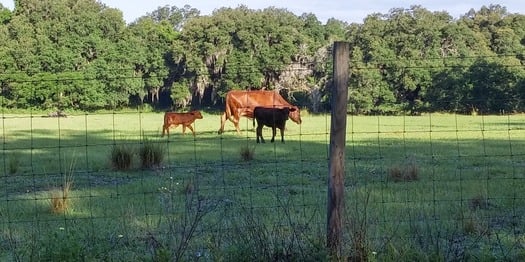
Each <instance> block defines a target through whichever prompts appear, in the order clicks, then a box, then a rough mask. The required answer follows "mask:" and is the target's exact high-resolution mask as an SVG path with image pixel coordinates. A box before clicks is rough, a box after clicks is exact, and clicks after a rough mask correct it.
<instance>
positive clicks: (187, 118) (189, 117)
mask: <svg viewBox="0 0 525 262" xmlns="http://www.w3.org/2000/svg"><path fill="white" fill-rule="evenodd" d="M195 119H202V114H201V112H200V111H191V112H187V113H176V112H166V113H165V114H164V125H163V126H162V136H164V134H165V133H168V136H169V135H170V127H171V126H174V127H177V126H178V125H182V134H185V133H186V127H187V128H189V129H190V130H191V132H192V133H193V136H195V131H193V128H192V127H191V124H193V122H194V121H195Z"/></svg>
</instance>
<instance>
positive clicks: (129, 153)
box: [110, 145, 133, 170]
mask: <svg viewBox="0 0 525 262" xmlns="http://www.w3.org/2000/svg"><path fill="white" fill-rule="evenodd" d="M110 157H111V164H112V166H113V168H115V169H116V170H128V169H130V168H131V165H132V162H133V150H132V148H131V147H130V146H128V145H114V146H113V148H112V150H111V156H110Z"/></svg>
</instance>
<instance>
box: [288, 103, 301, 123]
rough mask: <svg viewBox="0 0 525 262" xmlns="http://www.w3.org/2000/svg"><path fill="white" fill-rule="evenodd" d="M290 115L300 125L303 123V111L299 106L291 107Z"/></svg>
mask: <svg viewBox="0 0 525 262" xmlns="http://www.w3.org/2000/svg"><path fill="white" fill-rule="evenodd" d="M288 115H289V116H290V119H292V121H294V122H295V123H297V124H299V125H300V124H301V122H302V121H301V112H300V111H299V107H296V106H293V107H290V113H289V114H288Z"/></svg>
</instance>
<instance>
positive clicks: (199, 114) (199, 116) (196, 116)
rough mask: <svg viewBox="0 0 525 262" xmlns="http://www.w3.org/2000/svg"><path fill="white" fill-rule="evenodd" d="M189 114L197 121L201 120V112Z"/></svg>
mask: <svg viewBox="0 0 525 262" xmlns="http://www.w3.org/2000/svg"><path fill="white" fill-rule="evenodd" d="M191 114H192V115H193V116H194V117H195V118H197V119H202V114H201V111H191Z"/></svg>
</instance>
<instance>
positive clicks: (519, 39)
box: [0, 0, 525, 114]
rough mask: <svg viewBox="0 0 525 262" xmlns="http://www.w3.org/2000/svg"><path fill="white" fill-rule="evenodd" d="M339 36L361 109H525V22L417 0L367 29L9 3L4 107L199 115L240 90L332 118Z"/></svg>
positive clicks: (301, 20) (38, 0) (0, 43)
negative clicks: (132, 15)
mask: <svg viewBox="0 0 525 262" xmlns="http://www.w3.org/2000/svg"><path fill="white" fill-rule="evenodd" d="M334 41H347V42H349V43H350V50H351V53H350V56H351V57H350V68H351V71H350V72H351V76H350V82H349V87H350V92H349V97H348V104H349V110H350V111H351V112H352V113H355V114H399V113H404V112H409V113H420V112H425V111H439V112H462V113H468V112H471V111H479V112H483V113H499V112H523V111H525V104H524V102H523V101H524V98H525V78H524V77H525V70H524V66H523V65H524V63H525V49H524V48H525V16H524V15H521V14H514V13H510V12H508V11H507V9H506V8H505V7H503V6H500V5H490V6H481V7H480V9H479V10H475V9H471V10H466V13H465V14H464V15H463V16H461V17H459V18H457V19H454V18H453V17H451V16H450V15H449V14H448V13H447V12H444V11H442V12H431V11H429V10H427V9H425V8H424V7H422V6H418V5H415V6H412V7H411V8H410V9H402V8H394V9H391V10H390V11H389V13H387V14H381V13H374V14H369V15H368V16H367V17H366V18H365V19H364V21H363V23H361V24H358V23H352V24H348V23H346V22H343V21H339V20H336V19H329V20H328V21H326V23H322V22H321V21H319V20H318V19H317V17H316V16H315V15H314V14H312V13H304V14H301V15H296V14H293V13H291V12H289V11H288V10H286V9H280V8H275V7H268V8H265V9H258V10H253V9H249V8H248V7H247V6H243V5H241V6H239V7H237V8H220V9H217V10H215V11H214V12H213V13H212V14H211V15H207V16H203V15H200V11H199V10H197V9H195V8H192V7H191V6H189V5H186V6H183V7H176V6H164V7H159V8H158V9H156V10H152V11H151V12H149V13H146V14H145V15H144V16H142V17H140V18H138V19H137V20H136V21H134V22H132V23H130V24H126V23H125V22H124V20H123V18H122V12H121V11H120V10H117V9H113V8H109V7H107V6H105V5H104V4H102V3H99V2H97V1H95V0H17V1H15V8H14V10H13V11H10V10H9V9H7V8H5V7H3V6H1V5H0V85H1V87H2V93H1V99H2V100H1V101H2V104H1V106H2V107H4V108H7V109H19V108H35V109H53V108H54V109H75V110H98V109H119V108H127V107H135V106H141V105H144V104H147V105H151V106H152V107H156V108H160V109H166V108H171V109H179V108H187V107H193V108H200V107H214V106H220V105H222V103H223V97H224V95H225V93H226V92H227V91H229V90H232V89H275V90H279V91H280V92H281V93H283V94H284V95H285V96H286V98H287V99H288V100H290V101H291V102H293V103H295V104H298V105H300V106H302V107H307V108H309V109H310V110H312V111H323V110H327V109H329V105H328V103H329V99H328V97H329V91H330V85H331V83H332V82H331V73H332V72H331V71H332V61H331V59H332V57H331V47H332V44H333V42H334Z"/></svg>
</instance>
